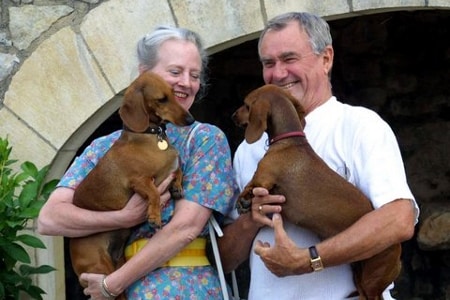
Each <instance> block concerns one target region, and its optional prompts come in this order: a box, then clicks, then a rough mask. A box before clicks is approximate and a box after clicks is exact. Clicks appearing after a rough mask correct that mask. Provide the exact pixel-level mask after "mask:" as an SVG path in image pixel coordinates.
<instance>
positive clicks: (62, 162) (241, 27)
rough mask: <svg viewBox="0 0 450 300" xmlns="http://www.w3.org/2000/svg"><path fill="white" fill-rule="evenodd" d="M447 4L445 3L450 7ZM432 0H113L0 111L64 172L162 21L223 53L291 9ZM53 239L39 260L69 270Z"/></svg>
mask: <svg viewBox="0 0 450 300" xmlns="http://www.w3.org/2000/svg"><path fill="white" fill-rule="evenodd" d="M431 2H432V1H431ZM440 2H441V4H440V6H442V7H444V6H446V7H447V8H448V7H449V6H450V5H449V3H444V2H446V1H444V0H442V1H440ZM424 5H425V4H424ZM424 5H417V4H416V5H412V4H409V5H408V6H405V4H404V2H403V1H392V2H391V3H389V4H388V5H386V6H385V7H372V6H370V4H367V3H366V1H353V2H351V3H349V2H348V1H341V2H333V5H327V3H326V2H325V3H323V4H319V5H318V4H316V1H304V3H301V4H299V3H298V1H283V2H281V3H278V1H267V3H266V2H261V1H246V2H245V3H244V2H243V3H235V2H233V1H220V2H218V1H212V0H209V1H195V2H194V1H193V2H192V3H191V2H186V1H183V0H173V1H165V0H157V1H146V0H137V1H136V0H126V1H119V0H110V1H107V2H105V3H103V4H102V5H100V6H98V7H97V8H96V9H93V10H92V11H91V12H90V13H89V14H88V15H87V16H86V18H85V19H84V20H83V22H82V23H81V25H80V26H79V27H65V28H63V29H61V30H60V31H58V32H56V33H55V34H54V35H52V36H51V37H50V38H48V39H47V40H45V41H44V42H43V43H42V44H41V45H40V46H39V47H38V48H37V49H36V50H35V51H34V53H33V54H32V55H31V56H30V57H29V58H28V59H27V61H25V62H24V64H23V65H22V67H21V69H20V70H19V72H17V73H16V75H15V76H14V78H13V80H12V81H11V84H10V86H9V89H8V92H7V93H6V95H5V100H4V106H3V107H2V108H1V109H0V116H1V117H0V120H1V121H0V122H1V124H2V126H1V129H0V131H1V132H2V133H3V132H4V133H8V132H14V136H11V137H10V138H11V144H12V145H13V147H14V150H15V151H16V156H18V157H19V158H21V159H24V160H33V161H35V162H36V163H37V164H38V165H41V166H42V165H45V164H51V176H52V177H59V176H60V175H61V174H62V173H63V172H64V170H65V169H66V167H67V165H68V164H69V162H70V161H71V159H72V158H73V157H74V155H75V153H76V151H77V150H78V148H79V147H80V145H82V144H83V142H84V141H85V140H86V138H87V137H89V136H90V134H91V133H92V132H93V131H94V130H95V128H97V126H98V125H99V124H101V123H102V122H103V121H104V120H105V119H106V118H108V117H109V116H110V115H111V113H112V112H113V111H115V110H116V109H117V108H118V106H119V101H118V100H119V97H116V96H117V95H119V94H120V92H121V91H122V90H123V89H124V88H125V87H126V86H127V85H128V83H129V82H130V81H131V80H132V78H133V74H135V70H134V66H135V65H136V63H135V61H134V53H133V50H134V47H135V44H136V41H137V39H138V38H139V37H141V36H142V35H143V34H145V33H146V32H147V31H149V30H151V28H152V27H153V26H155V25H156V24H172V25H178V26H183V27H188V28H191V29H193V30H195V31H197V32H198V33H200V35H201V36H202V37H203V38H204V40H205V44H206V46H207V47H208V49H209V51H210V53H216V52H219V51H221V50H223V49H226V48H228V47H231V46H233V45H237V44H240V43H242V42H243V41H246V40H250V39H254V38H256V37H257V35H258V33H259V31H260V30H261V29H262V27H263V24H264V23H265V21H266V20H267V19H269V18H271V17H272V16H274V15H277V14H279V13H282V12H285V11H291V10H306V11H311V12H314V13H317V14H319V15H322V16H324V17H326V18H328V19H336V18H343V17H346V16H354V15H358V14H369V13H370V14H371V13H375V12H378V11H386V10H403V9H425V8H429V7H430V6H431V3H430V1H429V2H428V7H425V6H424ZM435 5H436V6H439V1H436V4H435ZM211 28H218V30H211ZM24 136H26V137H27V138H26V141H25V140H24ZM36 149H39V151H37V152H36ZM45 242H46V244H47V245H48V250H49V251H43V252H39V253H38V254H37V260H38V261H39V262H40V263H46V264H51V265H54V266H56V267H57V268H58V269H59V270H63V269H64V267H63V266H64V263H63V257H62V252H63V251H62V249H63V247H62V241H61V239H60V238H48V237H45ZM51 276H54V277H53V278H51ZM51 276H50V277H49V276H46V277H45V279H44V278H42V279H41V280H42V284H40V285H41V286H42V287H43V288H44V290H46V291H47V293H48V294H49V295H48V296H49V299H61V298H62V295H64V279H63V278H61V276H58V275H55V274H54V275H51Z"/></svg>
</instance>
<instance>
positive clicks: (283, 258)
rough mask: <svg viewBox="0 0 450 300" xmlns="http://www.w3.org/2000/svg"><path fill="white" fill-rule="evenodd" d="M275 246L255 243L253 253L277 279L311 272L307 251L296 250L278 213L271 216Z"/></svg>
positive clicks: (260, 242) (259, 242)
mask: <svg viewBox="0 0 450 300" xmlns="http://www.w3.org/2000/svg"><path fill="white" fill-rule="evenodd" d="M271 223H272V224H273V228H274V233H275V245H274V246H273V247H271V246H270V244H269V243H267V242H262V241H256V245H255V250H254V251H255V253H256V254H257V255H259V256H260V257H261V259H262V261H263V262H264V264H265V265H266V267H267V269H269V270H270V271H271V272H272V273H273V274H275V275H277V276H278V277H284V276H289V275H300V274H304V273H309V272H311V271H312V269H311V266H310V259H309V252H308V249H302V248H298V247H297V245H296V244H295V243H294V242H293V241H292V240H291V239H290V238H289V237H288V235H287V233H286V231H285V230H284V228H283V220H282V218H281V215H280V214H278V213H275V214H273V217H272V222H271Z"/></svg>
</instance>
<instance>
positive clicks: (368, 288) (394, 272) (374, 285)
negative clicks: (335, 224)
mask: <svg viewBox="0 0 450 300" xmlns="http://www.w3.org/2000/svg"><path fill="white" fill-rule="evenodd" d="M400 254H401V245H400V244H396V245H393V246H391V247H389V248H387V249H386V250H384V251H382V252H380V253H378V254H377V255H375V256H373V257H371V258H369V259H366V260H363V261H361V262H358V263H357V264H359V266H358V267H357V268H356V269H355V282H356V284H357V286H358V290H359V291H360V295H364V297H363V298H361V297H360V299H368V300H380V299H382V297H381V295H382V293H383V291H384V290H385V289H386V288H387V287H388V286H389V284H391V282H393V281H394V280H395V279H396V278H397V276H398V275H399V274H400V270H401V261H400Z"/></svg>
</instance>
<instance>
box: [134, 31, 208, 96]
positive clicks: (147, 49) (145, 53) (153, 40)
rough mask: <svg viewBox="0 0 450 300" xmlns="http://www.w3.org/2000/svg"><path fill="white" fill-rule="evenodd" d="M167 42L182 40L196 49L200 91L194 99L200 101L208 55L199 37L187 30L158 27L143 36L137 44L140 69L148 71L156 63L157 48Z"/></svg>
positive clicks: (202, 94)
mask: <svg viewBox="0 0 450 300" xmlns="http://www.w3.org/2000/svg"><path fill="white" fill-rule="evenodd" d="M168 40H182V41H188V42H192V43H193V44H194V45H195V46H196V47H197V49H198V52H199V54H200V59H201V63H202V65H201V70H200V90H199V91H198V93H197V95H196V99H201V98H202V97H203V96H204V95H205V94H206V88H207V68H208V60H209V59H208V55H207V53H206V50H205V49H204V48H203V41H202V39H201V38H200V36H199V35H198V34H197V33H196V32H194V31H191V30H189V29H186V28H179V27H173V26H158V27H156V28H155V29H154V30H153V31H152V32H150V33H148V34H146V35H145V36H143V37H142V38H141V39H140V40H139V41H138V43H137V59H138V63H139V66H140V68H143V69H145V70H150V69H153V68H154V67H155V65H156V64H157V63H158V60H159V57H158V53H159V48H160V46H161V45H162V44H163V43H164V42H166V41H168Z"/></svg>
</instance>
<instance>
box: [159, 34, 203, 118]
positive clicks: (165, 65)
mask: <svg viewBox="0 0 450 300" xmlns="http://www.w3.org/2000/svg"><path fill="white" fill-rule="evenodd" d="M158 53H159V55H158V57H159V60H158V63H157V64H156V65H155V67H154V68H153V69H151V71H153V72H154V73H156V74H158V75H159V76H161V77H162V78H163V79H164V80H165V81H167V82H168V83H169V84H170V85H171V86H172V89H173V92H174V95H175V98H176V99H177V101H178V102H179V103H180V104H181V106H183V107H184V108H185V109H186V110H189V109H190V108H191V106H192V103H193V102H194V99H195V95H196V94H197V92H198V90H199V89H200V73H201V68H202V61H201V58H200V54H199V52H198V50H197V47H196V46H195V45H194V44H193V43H191V42H188V41H181V40H168V41H165V42H164V43H163V44H161V46H160V48H159V51H158Z"/></svg>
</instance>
